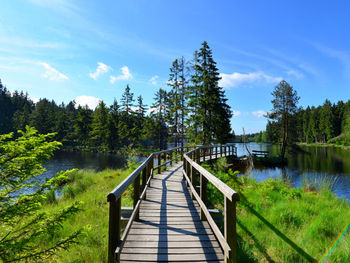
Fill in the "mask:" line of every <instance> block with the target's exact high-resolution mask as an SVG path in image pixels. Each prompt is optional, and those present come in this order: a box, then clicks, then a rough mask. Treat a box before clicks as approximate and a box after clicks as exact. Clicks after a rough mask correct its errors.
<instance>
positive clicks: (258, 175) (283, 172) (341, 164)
mask: <svg viewBox="0 0 350 263" xmlns="http://www.w3.org/2000/svg"><path fill="white" fill-rule="evenodd" d="M235 146H236V147H237V154H238V156H242V155H246V154H247V153H246V150H245V147H244V144H243V143H236V144H235ZM248 147H249V150H250V151H252V150H259V151H268V152H269V155H270V156H278V154H279V150H280V149H279V147H278V146H272V145H271V144H265V143H249V144H248ZM302 148H303V149H304V150H306V151H308V152H309V153H310V154H309V155H303V154H297V155H288V156H287V157H288V166H286V167H285V168H280V167H274V168H271V167H263V166H256V167H255V168H254V169H253V171H252V172H251V174H250V176H252V177H254V178H255V179H256V180H257V181H259V182H260V181H264V180H267V179H268V178H269V177H272V178H282V177H288V178H290V179H291V180H292V183H293V184H294V186H296V187H299V186H301V175H303V174H304V175H306V176H309V177H313V178H320V177H325V176H328V177H329V178H332V179H336V180H337V181H336V184H335V189H334V192H335V193H336V194H337V195H338V196H341V197H346V198H347V199H348V200H350V151H349V150H344V149H341V148H340V147H322V146H318V147H316V146H302ZM241 172H242V174H243V173H244V171H243V170H242V171H241Z"/></svg>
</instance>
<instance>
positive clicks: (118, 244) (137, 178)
mask: <svg viewBox="0 0 350 263" xmlns="http://www.w3.org/2000/svg"><path fill="white" fill-rule="evenodd" d="M193 148H196V149H195V150H192V151H191V152H190V153H193V152H198V155H197V157H198V158H200V157H203V158H205V157H206V156H209V160H211V159H213V158H212V157H213V156H214V155H215V158H218V156H223V155H224V156H226V155H227V153H228V155H237V148H236V147H234V146H222V145H220V146H219V145H215V146H209V147H206V146H199V147H198V146H185V147H177V148H174V149H170V150H165V151H160V152H155V153H152V154H151V155H150V156H149V157H148V158H147V159H146V160H145V161H144V162H143V163H142V164H141V165H140V166H139V167H138V168H137V169H136V170H135V171H133V172H132V173H131V174H130V175H129V176H128V177H127V178H126V179H125V180H124V181H123V182H121V183H120V184H119V185H118V186H117V187H116V188H115V189H114V190H113V191H111V192H110V193H109V194H108V196H107V201H108V202H109V233H108V235H109V238H108V263H113V262H115V261H117V262H120V254H121V252H122V249H123V246H124V244H125V240H126V237H127V235H128V234H129V231H130V228H131V225H132V223H133V221H134V220H139V208H140V204H141V202H142V200H144V199H145V198H146V190H147V188H148V187H149V186H150V181H151V178H152V177H153V172H154V170H156V169H158V173H160V172H161V167H166V165H168V164H170V165H172V163H173V162H176V161H177V160H178V159H180V158H181V159H183V160H184V170H185V163H186V164H187V163H190V161H192V160H188V159H189V157H188V156H187V155H184V153H186V152H188V151H189V150H190V149H193ZM207 149H209V151H207ZM214 150H215V153H214ZM179 153H180V156H177V157H175V158H173V156H176V155H178V154H179ZM156 157H157V159H158V161H157V164H158V165H157V166H156V167H154V158H156ZM167 157H169V159H170V160H168V161H166V160H167ZM162 158H163V159H164V160H165V162H164V163H163V164H161V159H162ZM185 160H186V161H185ZM190 164H191V165H192V163H190ZM198 166H199V165H198ZM201 169H203V170H204V171H206V170H205V169H204V168H202V167H201ZM186 171H187V170H186ZM207 173H209V172H207ZM187 174H188V173H186V172H184V177H185V176H187ZM209 174H210V173H209ZM141 176H142V177H141ZM212 176H213V175H212ZM141 179H142V185H141ZM187 179H188V178H186V180H187ZM216 180H219V179H216ZM187 181H189V180H187ZM209 181H211V180H209ZM219 181H220V180H219ZM220 182H221V181H220ZM131 183H134V204H133V207H134V209H133V212H132V214H131V216H130V219H129V221H128V224H127V226H126V228H125V230H124V233H123V236H122V237H121V238H120V233H121V230H120V228H121V197H122V195H123V193H124V192H125V191H126V189H128V187H129V186H130V185H131ZM221 183H222V182H221ZM192 188H193V186H192ZM201 189H202V188H201ZM203 189H204V188H203ZM230 189H231V188H230ZM231 190H232V189H231ZM141 191H142V193H141ZM202 191H203V190H201V192H202ZM205 191H206V188H205ZM232 191H233V190H232ZM194 192H195V191H193V189H192V193H194ZM233 192H234V191H233ZM225 200H226V199H225ZM229 200H231V201H232V197H231V199H229ZM225 204H226V201H225ZM200 205H201V204H200ZM225 207H226V205H225ZM201 211H202V205H201ZM205 211H208V210H207V209H205ZM225 211H226V210H225ZM208 213H209V212H208ZM201 214H202V213H201ZM209 217H210V215H209V216H207V218H209ZM201 218H203V217H202V215H201ZM210 218H211V217H210ZM225 218H226V217H225ZM235 220H236V219H235V218H234V221H232V222H236V221H235ZM225 222H226V221H225ZM210 225H212V224H211V223H210ZM235 227H236V223H234V228H235ZM218 231H219V230H218ZM214 232H215V231H214ZM219 232H220V231H219ZM220 244H221V243H220ZM223 248H224V247H223ZM224 251H229V247H227V248H226V250H225V248H224ZM225 253H226V252H225Z"/></svg>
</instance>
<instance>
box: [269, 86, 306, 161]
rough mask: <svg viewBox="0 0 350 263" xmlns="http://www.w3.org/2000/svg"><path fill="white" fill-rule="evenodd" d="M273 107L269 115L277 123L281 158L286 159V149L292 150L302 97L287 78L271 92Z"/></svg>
mask: <svg viewBox="0 0 350 263" xmlns="http://www.w3.org/2000/svg"><path fill="white" fill-rule="evenodd" d="M271 94H272V96H273V98H274V99H273V100H272V101H271V102H272V105H273V109H272V110H271V112H269V113H268V114H267V117H268V118H269V119H271V120H273V121H274V122H275V124H276V125H277V127H276V128H277V129H278V130H277V132H278V138H279V143H280V144H281V159H282V162H283V161H284V155H285V152H286V150H291V147H292V145H293V139H294V138H295V129H294V128H295V117H294V114H295V113H296V111H297V109H298V108H297V104H298V101H299V99H300V97H299V96H298V94H297V92H296V90H294V89H293V87H292V86H290V85H289V84H288V83H287V82H286V81H285V80H282V81H281V82H280V83H279V84H278V85H277V86H276V87H275V89H274V91H273V92H272V93H271Z"/></svg>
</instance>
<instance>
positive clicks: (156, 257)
mask: <svg viewBox="0 0 350 263" xmlns="http://www.w3.org/2000/svg"><path fill="white" fill-rule="evenodd" d="M120 259H121V260H134V261H135V260H136V261H137V260H138V261H142V262H149V261H156V262H171V261H190V262H196V261H203V260H207V261H210V260H221V259H223V255H222V254H221V255H220V254H218V255H217V254H194V255H193V254H185V255H178V254H169V255H164V254H143V255H140V254H123V255H121V258H120Z"/></svg>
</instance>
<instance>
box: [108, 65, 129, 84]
mask: <svg viewBox="0 0 350 263" xmlns="http://www.w3.org/2000/svg"><path fill="white" fill-rule="evenodd" d="M121 71H122V75H119V76H118V77H114V76H111V79H110V80H109V82H110V83H112V84H113V83H114V82H116V81H117V80H128V79H132V75H131V73H130V70H129V68H128V67H127V66H124V67H122V68H121Z"/></svg>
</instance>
